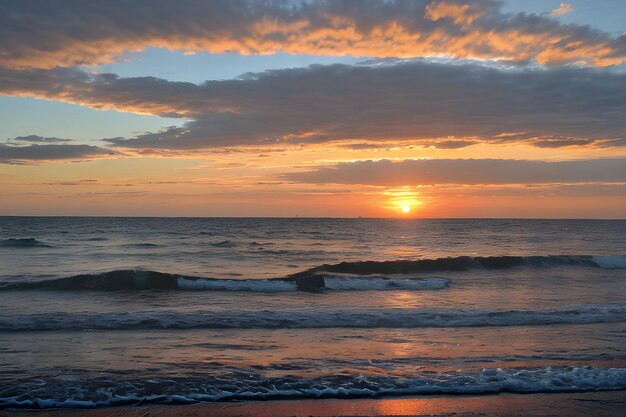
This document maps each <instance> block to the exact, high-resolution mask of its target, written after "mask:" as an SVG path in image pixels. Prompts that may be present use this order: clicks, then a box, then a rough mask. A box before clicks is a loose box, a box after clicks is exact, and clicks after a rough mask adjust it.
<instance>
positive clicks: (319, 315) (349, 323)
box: [0, 303, 626, 332]
mask: <svg viewBox="0 0 626 417" xmlns="http://www.w3.org/2000/svg"><path fill="white" fill-rule="evenodd" d="M620 322H626V303H607V304H588V305H577V306H570V307H567V308H560V309H551V310H460V309H414V308H404V309H403V308H388V309H353V310H335V311H307V310H296V311H230V312H200V313H180V312H171V311H170V312H167V311H165V312H164V311H144V312H133V313H127V312H123V313H66V312H55V313H45V314H43V313H42V314H39V313H37V314H24V315H14V314H12V315H8V314H5V315H0V331H2V332H16V331H49V330H142V329H285V328H286V329H291V328H293V329H306V328H420V327H492V326H535V325H552V324H588V323H620Z"/></svg>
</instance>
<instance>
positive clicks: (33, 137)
mask: <svg viewBox="0 0 626 417" xmlns="http://www.w3.org/2000/svg"><path fill="white" fill-rule="evenodd" d="M9 142H29V143H62V142H73V141H72V139H59V138H46V137H43V136H37V135H29V136H18V137H16V138H11V139H9Z"/></svg>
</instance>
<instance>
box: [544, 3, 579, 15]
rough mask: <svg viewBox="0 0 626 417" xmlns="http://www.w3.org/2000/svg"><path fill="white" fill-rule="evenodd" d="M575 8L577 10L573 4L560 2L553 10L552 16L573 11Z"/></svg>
mask: <svg viewBox="0 0 626 417" xmlns="http://www.w3.org/2000/svg"><path fill="white" fill-rule="evenodd" d="M574 10H576V8H575V7H574V6H572V5H571V4H569V3H563V2H561V4H559V7H558V8H556V9H554V10H552V11H551V12H550V14H551V15H552V16H563V15H564V14H568V13H571V12H573V11H574Z"/></svg>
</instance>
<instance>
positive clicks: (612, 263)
mask: <svg viewBox="0 0 626 417" xmlns="http://www.w3.org/2000/svg"><path fill="white" fill-rule="evenodd" d="M592 259H593V261H594V262H595V263H596V264H598V266H600V267H602V268H606V269H624V268H626V255H615V256H593V257H592Z"/></svg>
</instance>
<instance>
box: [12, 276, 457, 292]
mask: <svg viewBox="0 0 626 417" xmlns="http://www.w3.org/2000/svg"><path fill="white" fill-rule="evenodd" d="M449 282H450V280H448V279H447V278H435V277H431V278H390V277H368V278H359V277H349V276H322V275H316V274H309V275H306V276H304V275H303V276H299V277H287V278H274V279H239V280H236V279H214V278H200V277H191V276H183V275H174V274H167V273H164V272H156V271H138V270H120V271H111V272H105V273H101V274H83V275H76V276H73V277H67V278H56V279H49V280H43V281H37V282H12V283H6V284H4V285H0V290H4V291H7V290H37V289H39V290H57V291H63V290H69V291H76V290H92V291H132V290H187V291H251V292H267V293H274V292H289V291H321V290H337V291H348V290H352V291H367V290H394V289H407V290H438V289H444V288H447V287H448V285H449Z"/></svg>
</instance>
